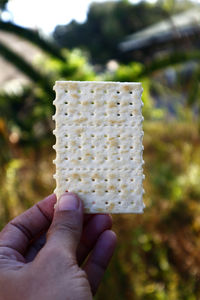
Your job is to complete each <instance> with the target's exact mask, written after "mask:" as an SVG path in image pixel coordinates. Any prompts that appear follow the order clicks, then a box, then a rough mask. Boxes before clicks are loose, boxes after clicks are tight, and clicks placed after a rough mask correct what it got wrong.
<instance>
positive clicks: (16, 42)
mask: <svg viewBox="0 0 200 300" xmlns="http://www.w3.org/2000/svg"><path fill="white" fill-rule="evenodd" d="M0 41H2V42H3V43H4V44H6V45H7V46H8V47H9V48H11V49H12V50H14V51H15V52H16V53H18V54H20V55H22V56H23V58H24V59H25V60H26V61H28V62H29V63H33V62H34V59H35V58H36V56H37V55H39V54H41V53H42V51H41V50H40V49H39V48H37V47H35V46H34V45H32V44H31V43H30V42H28V41H26V40H23V39H21V38H19V37H17V36H16V35H14V34H10V33H5V32H1V33H0ZM0 70H3V72H0V89H2V88H6V87H9V88H10V86H13V87H15V86H18V85H23V84H26V83H27V82H29V79H28V78H27V77H26V76H25V75H24V74H23V73H22V72H20V71H19V70H18V69H16V68H15V66H14V65H13V64H12V62H8V61H7V60H5V59H4V58H3V57H2V56H0Z"/></svg>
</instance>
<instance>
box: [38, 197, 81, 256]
mask: <svg viewBox="0 0 200 300" xmlns="http://www.w3.org/2000/svg"><path fill="white" fill-rule="evenodd" d="M82 226H83V204H82V202H81V200H80V199H79V198H78V196H77V195H75V194H73V193H65V194H64V195H62V196H61V198H60V199H59V202H58V204H57V205H56V207H55V213H54V218H53V222H52V224H51V227H50V228H49V231H48V232H47V242H46V244H45V246H44V248H43V250H44V251H46V250H47V249H48V248H49V249H52V247H53V249H55V247H56V248H57V249H59V250H60V251H61V253H66V256H67V257H68V258H74V259H76V250H77V246H78V244H79V241H80V237H81V232H82ZM62 250H64V251H62Z"/></svg>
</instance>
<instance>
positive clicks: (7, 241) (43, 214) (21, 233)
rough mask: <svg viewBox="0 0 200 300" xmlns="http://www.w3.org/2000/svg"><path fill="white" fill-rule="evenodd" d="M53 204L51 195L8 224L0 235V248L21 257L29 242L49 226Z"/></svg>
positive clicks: (54, 199)
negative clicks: (2, 247) (11, 250)
mask: <svg viewBox="0 0 200 300" xmlns="http://www.w3.org/2000/svg"><path fill="white" fill-rule="evenodd" d="M55 203H56V196H55V195H54V194H52V195H50V196H49V197H47V198H45V199H44V200H42V201H40V202H38V203H37V204H35V205H34V206H33V207H31V208H30V209H28V210H27V211H25V212H24V213H23V214H21V215H19V216H18V217H16V218H15V219H13V220H12V221H11V222H9V223H8V224H7V225H6V227H5V228H4V229H3V230H2V232H1V233H0V246H4V247H8V248H11V249H14V250H16V251H18V252H20V253H21V254H22V255H23V254H24V253H25V252H26V249H27V247H28V245H29V243H30V241H31V240H32V239H33V238H34V237H35V236H37V235H38V234H39V233H40V232H41V231H44V230H47V229H48V227H49V226H50V223H51V220H52V218H53V212H54V204H55Z"/></svg>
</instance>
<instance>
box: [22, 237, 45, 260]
mask: <svg viewBox="0 0 200 300" xmlns="http://www.w3.org/2000/svg"><path fill="white" fill-rule="evenodd" d="M45 243H46V233H43V234H41V235H40V236H39V237H38V238H37V239H36V240H35V241H33V243H31V245H30V247H29V249H28V251H27V253H26V255H25V259H26V262H31V261H33V260H34V258H35V257H36V255H37V254H38V252H39V251H40V250H41V249H42V247H44V245H45Z"/></svg>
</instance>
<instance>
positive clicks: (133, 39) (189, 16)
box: [119, 7, 200, 52]
mask: <svg viewBox="0 0 200 300" xmlns="http://www.w3.org/2000/svg"><path fill="white" fill-rule="evenodd" d="M196 31H198V32H200V8H198V7H197V8H195V9H191V10H189V11H186V12H184V13H181V14H178V15H174V16H172V17H171V18H169V19H168V20H165V21H162V22H159V23H157V24H155V25H152V26H150V27H148V28H146V29H143V30H140V31H138V32H136V33H134V34H132V35H129V36H128V37H127V38H126V39H125V40H124V41H123V42H122V43H120V45H119V48H120V50H121V51H122V52H128V51H134V50H139V49H142V48H145V47H148V46H150V45H152V44H155V43H162V42H167V41H170V40H172V39H174V38H181V37H184V36H185V35H187V36H188V35H190V34H194V32H196Z"/></svg>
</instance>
